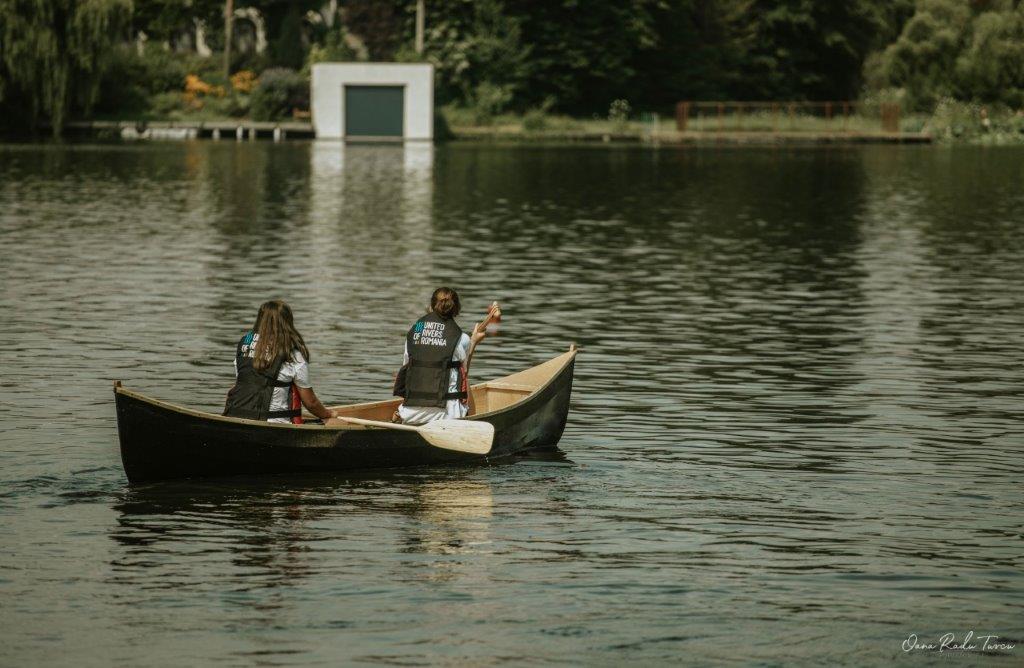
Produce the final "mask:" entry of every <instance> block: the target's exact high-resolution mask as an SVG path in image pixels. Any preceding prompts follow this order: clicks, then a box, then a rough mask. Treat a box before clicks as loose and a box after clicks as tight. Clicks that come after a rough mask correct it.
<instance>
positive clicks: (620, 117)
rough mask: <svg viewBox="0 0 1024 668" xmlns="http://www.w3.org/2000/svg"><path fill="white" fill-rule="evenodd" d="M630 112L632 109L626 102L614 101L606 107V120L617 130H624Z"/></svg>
mask: <svg viewBox="0 0 1024 668" xmlns="http://www.w3.org/2000/svg"><path fill="white" fill-rule="evenodd" d="M630 111H632V108H631V107H630V106H629V101H628V100H614V101H613V102H612V103H611V106H609V107H608V120H609V121H611V122H612V124H613V125H614V126H615V128H616V129H617V130H625V129H626V123H627V122H628V121H629V112H630Z"/></svg>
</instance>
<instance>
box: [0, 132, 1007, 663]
mask: <svg viewBox="0 0 1024 668" xmlns="http://www.w3.org/2000/svg"><path fill="white" fill-rule="evenodd" d="M1022 186H1024V150H1021V149H1013V148H1007V149H994V148H989V149H984V148H946V147H899V146H896V147H855V148H838V147H836V148H824V149H822V148H801V149H781V148H774V149H729V148H708V149H692V148H663V149H660V150H653V149H647V148H638V147H629V148H623V147H607V146H602V147H544V146H521V147H518V146H504V147H503V146H484V145H460V144H450V145H445V146H438V147H427V146H409V147H407V148H404V149H403V148H401V147H396V146H389V147H371V146H348V147H345V146H342V145H339V144H334V143H327V144H320V143H317V144H314V143H299V142H295V143H284V144H279V145H274V144H271V143H240V144H237V143H235V142H221V143H215V142H185V143H166V144H161V143H140V144H112V145H76V144H71V145H64V146H53V145H46V146H42V145H4V146H0V285H2V287H0V313H3V325H2V326H0V332H2V339H3V341H2V345H0V385H2V388H3V393H2V394H3V397H2V399H0V403H2V415H3V417H2V421H0V548H2V549H0V647H2V648H3V649H2V650H0V664H3V665H10V666H28V665H38V664H50V665H76V666H78V665H96V666H107V665H159V666H178V665H199V664H205V663H210V662H213V661H219V662H222V663H223V664H225V665H252V664H257V663H258V664H261V665H303V666H306V665H338V664H340V663H347V662H355V663H361V664H394V665H414V664H422V663H432V664H464V663H470V664H473V665H496V664H506V663H507V664H514V665H519V664H530V665H549V664H558V663H565V664H589V665H621V664H623V663H625V662H631V663H637V664H643V665H651V664H664V663H686V664H697V665H715V664H725V663H744V664H749V663H760V664H764V665H782V664H789V663H793V662H800V663H819V664H821V665H833V664H835V663H849V664H852V665H871V664H888V663H892V662H899V663H912V664H920V665H924V664H926V663H929V662H931V661H934V660H936V659H937V657H936V655H934V654H931V653H929V652H928V651H925V650H919V651H912V652H909V653H905V652H904V651H903V649H902V644H903V643H904V641H905V640H907V639H908V638H909V637H910V635H911V634H917V636H918V638H919V642H920V643H922V644H924V643H937V642H938V638H939V636H940V635H941V634H943V633H947V632H950V633H955V634H956V636H957V639H958V640H961V639H962V637H963V635H964V634H965V633H967V632H970V631H973V632H974V634H975V636H978V635H987V634H996V635H999V636H1002V637H1003V638H1009V639H1010V640H1011V641H1012V642H1015V643H1016V645H1017V646H1016V648H1015V649H1012V650H1005V651H997V652H995V653H991V652H990V653H989V654H987V655H986V654H982V653H980V652H973V653H971V654H970V655H969V656H958V657H955V662H956V664H957V665H960V664H965V663H967V664H971V663H977V664H978V665H1010V664H1017V665H1019V663H1020V662H1021V661H1022V660H1024V491H1022V474H1024V400H1022V397H1024V333H1022V332H1024V190H1022ZM439 284H450V285H452V286H454V287H456V288H457V289H458V290H459V291H460V293H461V295H462V301H463V304H464V316H463V318H462V321H463V324H467V325H468V324H471V323H472V322H473V320H474V318H477V317H479V316H481V315H482V314H483V313H484V311H485V309H486V306H487V304H489V303H490V301H491V300H494V299H497V300H499V301H500V302H501V303H502V304H503V305H504V313H505V318H504V323H503V324H504V331H503V333H502V336H501V337H499V338H497V339H493V340H489V341H487V342H485V343H484V344H483V345H482V346H481V348H480V349H479V351H478V356H477V358H476V360H475V363H474V369H473V371H474V376H475V379H476V380H481V379H486V378H489V377H494V376H495V375H499V374H504V373H508V372H511V371H515V370H518V369H521V368H524V367H526V366H528V365H531V364H534V363H536V362H538V361H541V360H543V359H546V358H548V357H551V356H553V355H554V354H556V353H559V352H561V351H564V350H566V349H567V347H568V346H569V344H570V343H571V342H577V343H578V344H579V345H580V346H581V348H582V353H581V355H580V357H579V359H578V361H577V372H576V383H575V387H574V395H573V404H572V411H571V414H570V419H569V425H568V427H567V430H566V432H565V436H564V438H563V439H562V442H561V450H562V452H563V453H564V457H557V456H550V457H546V458H533V459H529V460H524V461H519V462H516V463H511V464H506V465H500V466H491V467H485V468H468V469H467V468H442V469H432V470H410V471H405V472H396V473H393V474H373V475H330V474H325V475H323V476H317V477H305V478H289V477H268V478H262V479H235V480H229V481H223V480H222V481H193V482H179V483H168V484H160V485H152V486H145V487H132V486H129V485H128V484H127V481H126V479H125V477H124V473H123V471H122V469H121V463H120V459H119V454H118V447H117V431H116V425H115V419H114V407H113V396H112V393H111V382H112V381H113V380H114V379H120V380H122V381H124V382H125V384H126V385H127V386H128V387H131V388H134V389H138V390H140V391H143V392H145V393H147V394H151V395H154V396H156V397H158V398H162V399H166V400H169V401H173V402H178V403H183V404H188V405H191V406H196V407H200V408H204V409H209V410H219V409H220V407H221V406H222V403H223V397H224V393H225V391H226V390H227V388H228V387H229V386H230V384H231V382H232V378H233V376H232V363H231V361H232V355H233V346H234V344H235V342H236V341H237V338H238V337H239V336H240V335H241V334H242V333H243V331H244V330H245V329H246V328H247V326H248V325H249V324H250V322H251V321H252V319H253V316H254V315H255V311H256V308H257V306H258V305H259V303H260V302H261V301H263V300H265V299H269V298H275V297H281V298H284V299H286V300H287V301H288V302H290V303H291V304H292V306H293V308H294V310H295V314H296V324H297V326H298V327H299V329H300V331H302V333H303V334H304V335H305V337H306V340H307V342H308V343H309V344H310V349H311V352H312V373H313V380H314V386H315V387H316V389H317V391H318V393H319V394H320V395H321V396H322V397H323V398H324V399H325V400H327V401H328V403H333V404H341V403H350V402H354V401H360V400H370V399H376V398H386V397H387V396H388V394H389V390H390V383H391V374H392V373H393V372H394V370H395V369H396V367H397V365H398V364H399V362H400V361H401V360H400V358H401V348H402V337H403V334H404V332H405V330H406V328H407V327H408V326H409V324H410V323H411V322H412V321H413V320H414V319H415V318H416V317H418V315H420V314H421V312H422V309H423V307H424V304H425V302H426V300H427V299H428V297H429V294H430V291H431V290H432V288H434V287H435V286H437V285H439Z"/></svg>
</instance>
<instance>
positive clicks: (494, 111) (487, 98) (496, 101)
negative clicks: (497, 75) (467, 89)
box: [469, 83, 512, 125]
mask: <svg viewBox="0 0 1024 668" xmlns="http://www.w3.org/2000/svg"><path fill="white" fill-rule="evenodd" d="M511 101H512V89H511V88H510V87H508V86H498V85H496V84H492V83H482V84H480V85H479V86H477V87H476V90H474V91H473V94H472V95H471V96H470V98H469V106H470V108H471V109H472V110H473V120H474V122H475V123H476V124H477V125H488V124H490V123H491V122H492V121H493V120H494V117H495V116H497V115H498V114H500V113H501V112H502V111H504V110H505V108H506V107H508V103H509V102H511Z"/></svg>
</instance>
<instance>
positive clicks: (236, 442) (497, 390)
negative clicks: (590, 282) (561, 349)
mask: <svg viewBox="0 0 1024 668" xmlns="http://www.w3.org/2000/svg"><path fill="white" fill-rule="evenodd" d="M576 353H577V350H576V347H575V346H573V347H571V348H570V349H569V351H568V352H566V353H563V354H561V355H558V356H557V357H554V358H552V359H550V360H548V361H547V362H544V363H542V364H538V365H537V366H534V367H531V368H529V369H526V370H525V371H520V372H518V373H514V374H512V375H510V376H505V377H502V378H498V379H496V380H492V381H489V382H486V383H480V384H477V385H473V386H472V387H471V391H472V392H473V399H474V402H475V404H476V410H477V412H476V414H474V415H472V416H470V417H468V418H466V419H467V420H484V421H486V422H489V423H491V424H492V425H494V443H493V445H492V448H491V451H490V452H489V453H488V454H487V455H474V454H467V453H463V452H457V451H453V450H444V449H441V448H437V447H434V446H432V445H430V444H428V443H427V442H426V441H425V440H424V439H423V437H422V436H420V435H419V434H418V433H416V432H409V431H398V430H395V429H387V428H380V427H366V426H363V425H355V424H346V425H337V426H335V425H313V424H302V425H293V424H279V423H272V422H257V421H254V420H243V419H240V418H231V417H224V416H222V415H217V414H215V413H207V412H203V411H198V410H194V409H191V408H185V407H183V406H177V405H174V404H170V403H167V402H164V401H159V400H157V399H153V398H150V397H147V396H144V395H143V394H140V393H139V392H135V391H133V390H129V389H127V388H125V387H122V386H121V383H120V381H118V382H116V383H114V400H115V404H116V406H117V432H118V438H119V440H120V443H121V462H122V463H123V464H124V472H125V474H126V475H127V476H128V481H129V482H131V483H147V482H154V481H158V480H171V479H176V478H199V477H211V476H230V475H248V474H267V473H311V472H318V473H322V472H325V471H353V470H363V469H390V468H404V467H410V466H426V465H434V464H472V463H482V462H485V461H489V460H493V459H498V458H503V457H511V456H513V455H516V454H517V453H521V452H523V451H526V450H530V449H535V448H542V447H553V446H554V445H556V444H557V443H558V440H559V439H560V438H561V436H562V431H563V430H564V429H565V423H566V420H567V419H568V415H569V395H570V393H571V392H572V377H573V368H574V366H575V360H576ZM400 402H401V400H400V399H392V400H389V401H377V402H373V403H364V404H353V405H348V406H331V408H332V409H334V410H337V411H339V412H340V413H341V415H342V416H344V417H356V418H363V419H368V420H379V421H385V422H387V421H389V420H390V419H391V415H392V414H393V413H394V411H395V409H396V408H397V407H398V404H399V403H400Z"/></svg>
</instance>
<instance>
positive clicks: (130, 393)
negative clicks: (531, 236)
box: [114, 345, 579, 431]
mask: <svg viewBox="0 0 1024 668" xmlns="http://www.w3.org/2000/svg"><path fill="white" fill-rule="evenodd" d="M578 352H579V350H578V349H577V348H576V346H575V345H573V346H571V347H570V348H569V351H568V353H561V354H560V355H556V356H555V357H552V358H551V359H549V360H546V361H545V362H541V364H546V363H548V362H551V361H553V360H555V359H558V357H561V356H563V355H564V356H565V361H564V362H563V363H562V364H561V365H560V366H559V367H558V368H557V369H555V370H554V371H553V372H552V373H551V374H550V375H549V376H548V378H547V379H546V380H545V381H544V382H543V383H542V384H540V385H538V386H537V387H536V388H534V389H532V390H531V391H530V393H529V394H524V395H523V396H522V397H521V398H520V399H519V400H517V401H515V402H513V403H511V404H509V405H507V406H504V407H502V408H499V409H497V410H493V411H488V412H486V413H478V414H476V415H470V416H468V417H466V418H464V419H466V420H486V419H488V418H491V417H497V416H501V415H502V414H504V413H507V412H509V411H513V410H516V409H517V408H518V407H519V406H520V405H522V404H523V403H524V402H526V401H529V400H530V399H531V398H532V397H534V396H536V395H538V394H540V393H541V392H543V391H544V390H545V389H546V388H547V387H548V386H550V385H551V383H553V382H555V381H556V380H558V377H559V376H560V375H561V373H562V371H563V370H564V369H565V367H566V366H568V365H569V364H572V363H573V361H574V360H575V359H576V355H577V353H578ZM538 366H540V364H536V365H534V366H532V367H528V368H527V369H525V370H529V369H533V368H536V367H538ZM506 377H507V376H502V377H501V378H495V379H494V380H491V381H487V382H483V383H478V384H476V385H473V386H471V389H484V388H486V387H488V385H489V384H490V383H500V382H501V381H502V379H503V378H506ZM114 394H115V395H118V394H122V395H125V396H126V397H130V398H132V399H135V400H137V401H141V402H144V403H148V404H152V405H154V406H157V407H159V408H163V409H165V410H169V411H174V412H177V413H183V414H185V415H190V416H192V417H196V418H202V419H205V420H214V421H218V422H227V423H231V424H243V425H246V426H248V427H257V428H267V429H288V430H311V431H365V430H373V429H380V428H381V427H368V426H364V425H357V424H340V425H324V424H289V423H284V422H267V421H265V420H247V419H245V418H236V417H228V416H226V415H218V414H216V413H209V412H206V411H201V410H198V409H195V408H189V407H187V406H181V405H179V404H174V403H171V402H168V401H163V400H161V399H154V398H153V397H149V396H146V395H144V394H142V393H141V392H136V391H135V390H130V389H128V388H126V387H123V386H122V384H121V381H120V380H116V381H114ZM391 401H393V400H392V399H386V400H383V401H371V402H365V403H359V404H345V405H343V406H336V407H334V408H336V409H340V408H360V407H368V406H374V405H380V404H386V403H390V402H391Z"/></svg>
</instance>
